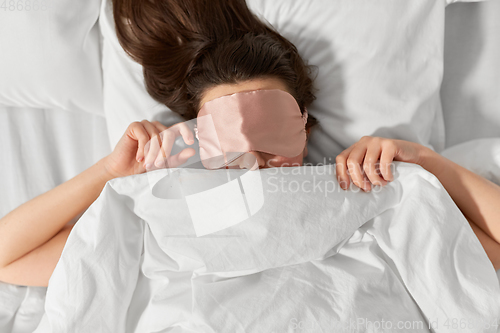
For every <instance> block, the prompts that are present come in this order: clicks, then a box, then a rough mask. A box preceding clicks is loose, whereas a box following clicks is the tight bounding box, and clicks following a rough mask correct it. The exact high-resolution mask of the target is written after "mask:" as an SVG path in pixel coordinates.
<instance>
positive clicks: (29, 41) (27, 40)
mask: <svg viewBox="0 0 500 333" xmlns="http://www.w3.org/2000/svg"><path fill="white" fill-rule="evenodd" d="M99 4H100V0H86V1H70V0H50V1H49V0H43V1H42V0H19V1H17V0H16V1H4V2H3V5H2V8H0V47H1V50H0V73H1V75H0V105H5V106H15V107H35V108H59V109H64V110H68V111H88V112H93V113H97V114H103V106H102V76H101V73H102V70H101V64H100V49H99V39H100V33H99V27H98V25H97V24H96V23H97V19H98V16H99Z"/></svg>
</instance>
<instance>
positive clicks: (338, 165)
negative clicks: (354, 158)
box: [335, 146, 353, 190]
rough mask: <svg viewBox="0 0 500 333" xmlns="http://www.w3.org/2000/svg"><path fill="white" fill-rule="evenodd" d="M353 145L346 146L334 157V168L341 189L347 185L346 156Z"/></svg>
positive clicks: (344, 188)
mask: <svg viewBox="0 0 500 333" xmlns="http://www.w3.org/2000/svg"><path fill="white" fill-rule="evenodd" d="M352 149H353V146H351V147H349V148H347V149H346V150H344V151H343V152H342V153H340V154H339V155H337V157H336V158H335V169H336V171H337V181H338V182H339V185H340V187H341V188H342V189H343V190H346V189H347V188H348V187H349V183H350V181H349V175H348V173H347V157H348V156H349V154H350V152H351V150H352Z"/></svg>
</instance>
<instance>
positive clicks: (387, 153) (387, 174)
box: [379, 145, 396, 182]
mask: <svg viewBox="0 0 500 333" xmlns="http://www.w3.org/2000/svg"><path fill="white" fill-rule="evenodd" d="M395 155H396V148H395V147H394V146H393V145H388V146H385V147H382V153H381V154H380V166H379V169H380V173H381V174H382V177H384V179H385V180H386V181H388V182H392V181H393V180H394V177H393V175H392V171H391V166H392V161H393V159H394V156H395Z"/></svg>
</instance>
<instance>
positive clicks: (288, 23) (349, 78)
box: [101, 0, 446, 163]
mask: <svg viewBox="0 0 500 333" xmlns="http://www.w3.org/2000/svg"><path fill="white" fill-rule="evenodd" d="M105 2H106V1H105ZM247 3H248V5H249V7H250V8H251V9H252V10H254V11H255V12H256V13H257V14H258V15H259V16H261V17H263V18H265V19H266V20H267V21H269V22H270V23H271V24H272V25H273V26H274V27H275V28H276V29H277V30H278V31H279V32H280V33H282V34H283V35H284V36H285V37H287V38H288V39H289V40H290V41H292V42H293V43H294V44H295V45H296V46H297V48H298V50H299V52H300V53H301V54H302V56H303V57H304V58H305V59H308V60H309V63H310V64H312V65H316V66H318V69H319V74H318V77H317V79H316V81H315V84H316V87H317V88H319V91H318V92H317V94H316V96H317V100H316V101H315V102H314V104H313V105H312V106H311V107H310V108H309V110H310V112H311V114H313V115H314V116H316V117H317V118H318V119H319V121H320V125H319V126H318V128H316V129H315V130H313V133H312V136H311V140H310V144H309V160H310V161H311V162H314V163H321V162H327V163H329V162H334V159H335V156H336V155H337V154H338V153H340V152H341V151H342V150H343V149H344V148H347V147H348V146H350V145H351V144H353V143H355V142H356V141H357V140H359V139H360V138H361V137H362V136H363V135H378V136H385V137H392V138H398V139H406V140H410V141H414V142H419V143H421V144H424V145H432V146H433V147H434V148H435V149H437V150H440V149H442V148H443V145H444V125H443V115H442V110H441V104H440V98H439V88H440V84H441V79H442V73H443V36H444V9H445V5H446V2H445V0H443V1H435V0H418V1H401V0H384V1H367V0H349V1H346V0H323V1H322V0H274V1H266V0H247ZM110 7H111V6H110V4H109V3H103V8H102V12H101V19H102V20H101V30H102V32H103V34H104V63H103V69H104V82H105V112H106V116H107V117H108V126H109V133H110V136H111V142H112V144H115V143H116V142H117V141H118V139H119V138H120V137H121V135H122V134H123V132H124V131H125V128H126V126H127V125H128V123H130V122H132V121H134V120H140V119H143V118H152V117H153V115H158V114H159V113H162V114H168V113H169V111H168V109H167V108H166V107H164V106H158V103H156V102H155V101H153V100H152V99H151V97H149V96H148V95H147V93H146V92H145V88H144V85H143V78H142V69H141V67H140V66H139V65H138V64H135V63H133V61H132V60H130V58H128V57H127V56H126V55H124V52H123V50H121V48H120V46H119V44H118V42H117V39H116V35H115V32H114V24H113V20H112V13H111V8H110ZM170 113H171V112H170ZM178 119H179V120H180V118H178ZM325 159H326V160H325Z"/></svg>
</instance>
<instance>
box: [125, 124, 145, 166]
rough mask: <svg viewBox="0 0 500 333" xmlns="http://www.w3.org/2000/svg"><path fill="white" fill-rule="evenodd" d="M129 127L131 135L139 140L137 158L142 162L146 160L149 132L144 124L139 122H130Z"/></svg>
mask: <svg viewBox="0 0 500 333" xmlns="http://www.w3.org/2000/svg"><path fill="white" fill-rule="evenodd" d="M129 129H130V135H129V136H130V137H131V138H132V139H133V140H136V141H137V142H138V147H137V153H136V156H135V159H136V160H137V162H141V161H143V160H144V150H145V146H146V144H147V143H148V141H149V139H150V138H149V134H148V132H147V131H146V129H145V128H144V126H143V125H142V124H141V123H139V122H133V123H132V124H130V126H129Z"/></svg>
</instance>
